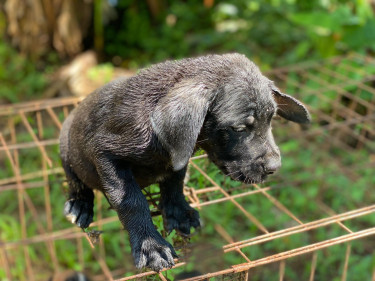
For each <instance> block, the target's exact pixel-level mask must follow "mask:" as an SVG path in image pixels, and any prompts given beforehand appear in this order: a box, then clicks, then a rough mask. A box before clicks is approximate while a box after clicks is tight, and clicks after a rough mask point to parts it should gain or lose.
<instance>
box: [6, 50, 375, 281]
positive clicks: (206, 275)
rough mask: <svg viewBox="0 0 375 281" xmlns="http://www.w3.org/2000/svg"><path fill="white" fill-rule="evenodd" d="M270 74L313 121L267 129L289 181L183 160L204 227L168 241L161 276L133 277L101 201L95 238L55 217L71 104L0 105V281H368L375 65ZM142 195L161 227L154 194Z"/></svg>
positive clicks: (374, 207) (342, 60)
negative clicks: (231, 173) (58, 278)
mask: <svg viewBox="0 0 375 281" xmlns="http://www.w3.org/2000/svg"><path fill="white" fill-rule="evenodd" d="M268 75H269V76H271V77H272V78H273V79H274V80H275V82H276V84H277V85H279V86H280V88H282V89H283V90H285V91H286V92H288V94H291V95H293V96H296V97H298V98H299V99H301V100H303V101H304V102H305V104H307V105H308V107H309V109H310V111H311V113H312V116H313V124H312V125H311V126H310V127H309V128H304V127H300V126H298V125H294V124H291V123H286V122H284V121H282V120H275V121H274V122H273V127H274V133H275V138H276V141H277V143H278V144H279V145H280V148H281V152H282V157H283V165H286V167H285V169H288V171H289V172H288V173H287V174H286V173H285V174H284V173H283V169H284V166H283V168H282V170H281V171H280V172H279V173H278V174H277V175H275V176H274V177H272V178H271V179H270V181H269V182H267V183H265V184H261V185H244V184H240V183H234V182H232V181H230V180H229V179H228V178H227V177H225V176H223V175H221V174H220V172H218V170H217V169H216V168H215V167H214V166H213V165H212V164H210V163H209V162H208V160H207V159H206V156H205V155H204V154H201V155H197V156H195V157H193V158H192V159H191V160H190V165H189V175H190V180H189V181H188V182H187V184H186V187H185V194H186V196H187V198H188V199H189V201H190V202H191V204H192V206H194V207H195V208H198V209H199V211H200V214H201V216H202V218H203V222H204V226H203V228H202V230H201V231H200V232H198V233H196V235H195V236H194V237H192V238H191V240H189V241H186V240H184V239H181V238H179V237H178V236H177V235H174V236H173V235H172V237H170V238H168V239H172V240H173V242H174V245H175V247H176V248H177V249H178V250H179V254H180V259H179V260H176V266H175V268H173V269H170V270H165V271H163V272H160V273H155V272H150V271H142V272H139V271H136V270H135V269H134V267H133V265H132V259H131V256H130V250H129V245H128V242H127V238H126V235H127V234H126V232H125V231H123V230H122V229H121V225H120V224H119V222H118V219H117V216H116V214H115V212H114V211H111V210H108V204H107V203H106V201H105V200H104V198H103V196H101V194H100V193H96V201H95V219H94V223H93V224H92V225H91V226H90V228H91V229H94V230H97V231H102V234H101V235H100V239H99V241H95V240H96V239H95V238H96V237H93V236H95V235H94V234H93V232H87V233H84V232H83V231H81V230H80V229H78V228H77V227H75V226H73V225H71V224H69V223H68V222H67V221H66V220H65V219H64V217H63V214H62V209H63V204H64V202H65V195H64V193H63V189H64V187H66V183H65V181H64V174H63V170H62V168H61V164H60V161H59V157H58V135H59V130H60V129H61V123H62V122H63V120H64V118H66V116H67V115H68V114H69V112H70V111H71V110H72V109H73V108H74V107H75V106H77V104H78V103H79V102H80V99H79V98H64V99H54V100H46V101H34V102H29V103H23V104H16V105H9V106H1V107H0V129H1V130H0V218H1V219H0V279H2V278H3V279H4V280H47V279H48V278H49V277H50V276H52V275H53V274H55V273H57V272H60V271H63V270H65V269H67V268H70V269H74V270H86V271H87V272H88V273H89V275H90V276H91V279H92V280H118V281H120V280H130V279H144V280H150V279H151V280H159V279H161V280H181V279H187V280H356V279H358V280H359V279H362V280H375V236H374V235H375V195H374V188H375V60H374V59H372V58H370V57H366V56H363V55H359V54H351V55H349V56H345V57H337V58H333V59H329V60H325V61H317V62H311V63H306V64H300V65H296V66H292V67H287V68H283V69H277V70H274V71H272V72H270V73H269V74H268ZM290 171H292V173H291V172H290ZM328 173H329V176H328ZM285 175H288V176H287V177H286V176H285ZM291 175H293V176H291ZM371 175H373V176H371ZM311 186H313V187H314V188H309V187H311ZM347 186H349V187H351V188H350V190H348V188H347ZM352 191H355V192H352ZM145 192H146V195H147V197H148V199H149V202H150V208H151V212H152V213H153V214H154V219H155V223H156V224H157V225H158V226H159V227H160V226H161V219H160V215H159V214H158V212H157V208H156V206H157V203H158V192H157V189H156V188H153V187H151V189H149V190H146V191H145ZM343 202H344V203H343ZM333 256H334V258H332V257H333ZM357 272H361V273H360V275H358V276H357V275H356V274H357ZM184 274H185V275H184ZM189 274H190V275H189ZM183 276H185V277H183Z"/></svg>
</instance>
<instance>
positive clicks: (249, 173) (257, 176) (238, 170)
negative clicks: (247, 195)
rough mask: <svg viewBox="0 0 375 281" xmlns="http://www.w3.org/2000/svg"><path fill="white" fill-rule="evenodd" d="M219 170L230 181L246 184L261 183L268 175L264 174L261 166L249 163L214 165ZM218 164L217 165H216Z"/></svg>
mask: <svg viewBox="0 0 375 281" xmlns="http://www.w3.org/2000/svg"><path fill="white" fill-rule="evenodd" d="M215 164H216V165H217V166H218V167H219V168H220V170H221V171H222V172H223V173H224V174H225V175H226V176H229V177H230V178H231V179H232V180H235V181H240V182H243V183H246V184H253V183H262V182H264V181H265V180H266V179H267V176H268V173H266V172H265V170H264V168H263V166H262V165H261V164H255V163H249V164H247V165H246V164H242V165H239V164H238V163H236V162H233V163H231V164H223V163H220V164H221V165H220V164H219V163H215ZM218 164H219V165H218Z"/></svg>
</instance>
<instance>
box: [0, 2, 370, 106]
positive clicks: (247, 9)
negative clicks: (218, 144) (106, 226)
mask: <svg viewBox="0 0 375 281" xmlns="http://www.w3.org/2000/svg"><path fill="white" fill-rule="evenodd" d="M374 9H375V3H374V2H373V1H371V0H351V1H349V0H314V1H303V0H268V1H263V0H235V1H222V0H185V1H178V0H177V1H172V0H171V1H168V0H147V1H146V0H144V1H135V0H64V1H62V0H34V1H24V0H2V1H1V12H0V35H1V39H2V40H1V41H0V80H1V83H0V101H1V102H2V103H9V102H18V101H25V100H31V99H37V98H50V97H53V96H58V95H69V94H78V95H81V94H87V92H91V90H92V89H94V88H96V86H97V85H98V84H101V83H103V82H108V81H109V80H111V79H112V78H114V77H117V76H118V75H123V74H124V72H125V74H127V72H126V71H125V70H129V71H130V72H134V71H136V70H137V69H139V68H140V67H145V66H147V65H149V64H151V63H155V62H160V61H163V60H165V59H179V58H183V57H188V56H197V55H202V54H207V53H225V52H240V53H243V54H245V55H246V56H248V57H249V58H250V59H252V60H253V61H254V62H255V63H257V64H258V65H259V66H260V68H261V69H262V70H263V71H267V70H270V69H272V68H274V67H280V66H286V65H290V64H293V63H297V62H300V61H305V60H313V59H322V58H327V57H331V56H337V55H342V54H346V53H348V52H350V51H356V52H360V53H369V54H371V53H372V52H373V51H374V49H375V18H374ZM74 62H76V63H74ZM66 65H69V66H68V67H64V66H66ZM82 76H84V77H82ZM69 80H71V81H69ZM72 81H74V82H72ZM72 84H76V85H72ZM65 86H68V88H64V87H65ZM86 87H87V89H85V88H86Z"/></svg>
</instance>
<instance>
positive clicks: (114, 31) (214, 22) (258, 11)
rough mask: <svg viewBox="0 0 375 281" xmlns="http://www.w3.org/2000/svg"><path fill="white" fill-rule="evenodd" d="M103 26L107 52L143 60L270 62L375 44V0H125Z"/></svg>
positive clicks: (126, 61) (127, 60)
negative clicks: (160, 0)
mask: <svg viewBox="0 0 375 281" xmlns="http://www.w3.org/2000/svg"><path fill="white" fill-rule="evenodd" d="M114 8H115V10H116V13H117V18H116V19H113V20H112V21H109V22H108V23H107V26H106V28H105V32H104V41H105V53H106V54H107V55H108V56H120V57H121V58H122V59H123V60H124V65H128V66H129V65H130V66H132V67H138V66H139V65H145V64H148V63H150V62H156V61H161V60H164V59H167V58H175V59H177V58H181V57H185V56H191V55H198V54H202V53H208V52H209V53H212V52H219V53H221V52H233V51H237V52H241V53H244V54H245V55H247V56H249V57H251V58H252V59H254V60H255V61H256V62H258V63H260V64H261V66H262V67H263V68H265V69H267V68H270V67H271V66H277V65H285V64H286V63H294V62H296V61H300V60H305V59H306V58H310V59H311V58H322V57H328V56H332V55H338V54H342V53H344V52H347V51H350V50H355V51H359V52H361V51H366V50H372V51H374V50H375V19H374V15H373V12H372V7H371V5H370V3H368V1H362V0H357V1H348V0H344V1H337V0H328V1H304V0H278V1H264V0H253V1H247V0H237V1H225V0H217V1H215V5H214V6H213V7H212V8H206V7H204V6H203V4H202V1H200V0H188V1H171V0H170V1H165V5H164V6H163V9H162V10H161V11H160V12H159V14H158V16H157V17H152V16H151V14H150V10H149V7H148V6H147V3H146V2H144V1H134V0H119V1H118V3H117V5H115V6H114Z"/></svg>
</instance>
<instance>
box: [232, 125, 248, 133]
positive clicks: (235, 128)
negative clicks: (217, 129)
mask: <svg viewBox="0 0 375 281" xmlns="http://www.w3.org/2000/svg"><path fill="white" fill-rule="evenodd" d="M231 128H232V130H233V131H235V132H245V131H246V125H239V126H232V127H231Z"/></svg>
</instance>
